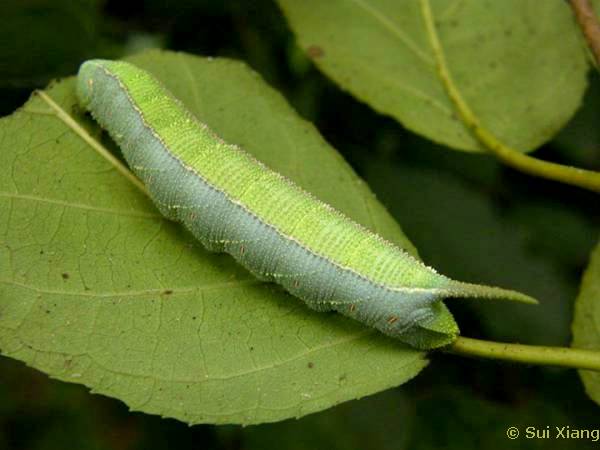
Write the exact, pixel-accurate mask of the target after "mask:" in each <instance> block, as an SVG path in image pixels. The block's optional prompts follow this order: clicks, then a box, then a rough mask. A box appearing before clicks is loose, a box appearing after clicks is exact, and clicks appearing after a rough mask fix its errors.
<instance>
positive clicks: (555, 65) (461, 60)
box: [278, 0, 587, 151]
mask: <svg viewBox="0 0 600 450" xmlns="http://www.w3.org/2000/svg"><path fill="white" fill-rule="evenodd" d="M423 1H428V0H423ZM278 3H279V5H280V6H281V8H282V9H283V11H284V14H285V16H286V17H287V19H288V21H289V23H290V26H291V27H292V29H293V30H294V32H295V33H296V36H297V38H298V41H299V44H300V46H301V47H302V48H303V49H304V50H305V52H306V53H307V54H308V56H309V57H310V58H312V60H313V61H314V62H315V64H317V66H318V67H319V68H320V69H321V70H323V72H325V73H326V74H327V75H328V76H329V77H331V78H332V79H333V80H334V81H335V82H336V83H338V84H339V85H340V86H342V87H343V88H344V89H347V90H348V91H350V92H351V93H352V94H353V95H354V96H356V97H357V98H359V99H360V100H362V101H365V102H367V103H368V104H369V105H371V106H372V107H373V108H375V109H376V110H377V111H379V112H381V113H384V114H387V115H390V116H392V117H394V118H395V119H397V120H398V121H400V122H401V123H402V124H403V125H404V126H406V127H407V128H408V129H410V130H412V131H415V132H417V133H419V134H422V135H424V136H426V137H427V138H429V139H432V140H434V141H436V142H440V143H443V144H445V145H448V146H450V147H453V148H456V149H461V150H469V151H481V150H482V149H481V147H480V145H479V143H478V142H477V141H476V140H475V139H474V138H473V136H472V135H471V133H470V131H469V130H468V128H467V127H465V125H464V124H463V123H462V122H461V120H460V119H459V117H458V115H457V113H456V111H455V108H454V106H453V104H452V103H451V101H450V100H449V98H448V95H447V94H446V92H445V90H444V88H443V86H442V84H441V82H440V79H439V76H438V72H437V70H436V64H435V56H434V54H433V52H432V50H431V47H430V45H429V39H428V36H427V34H426V29H425V25H424V21H423V15H422V9H421V4H420V2H419V1H416V0H414V1H396V0H381V1H377V2H370V1H366V0H332V1H327V2H323V1H318V0H309V1H302V2H299V1H295V0H278ZM431 5H432V9H433V15H434V18H435V23H436V28H437V32H438V35H439V38H440V41H441V43H442V46H443V48H444V52H445V54H446V60H447V63H448V65H449V70H450V73H451V74H452V76H453V79H454V81H455V83H456V85H457V87H458V89H459V90H460V91H461V93H462V96H463V97H464V98H465V100H466V101H467V103H468V104H469V105H470V106H471V109H473V111H474V113H475V115H476V116H477V117H478V118H479V120H480V122H481V124H482V125H483V126H484V127H486V128H487V129H488V130H490V131H491V132H492V133H494V134H495V135H496V136H497V137H498V138H499V139H500V140H501V141H502V142H504V143H505V144H508V145H509V146H512V147H514V148H515V149H518V150H520V151H530V150H532V149H534V148H536V147H538V146H539V145H541V144H542V143H543V142H545V141H547V140H549V139H550V138H551V137H552V136H553V135H554V134H555V133H556V132H557V131H558V130H559V129H560V128H561V127H562V126H563V125H564V124H565V122H566V121H567V120H568V119H569V118H570V117H571V115H572V114H573V113H574V112H575V110H576V109H577V107H578V106H579V104H580V102H581V97H582V95H583V92H584V90H585V87H586V80H585V74H586V71H587V64H586V60H585V52H584V50H583V47H582V45H581V42H580V40H579V36H578V30H577V29H576V27H575V25H574V22H573V18H572V13H571V11H570V10H569V7H568V5H567V4H566V3H565V2H560V1H556V2H554V1H553V2H540V1H537V0H503V1H482V0H464V1H441V0H433V1H432V2H431Z"/></svg>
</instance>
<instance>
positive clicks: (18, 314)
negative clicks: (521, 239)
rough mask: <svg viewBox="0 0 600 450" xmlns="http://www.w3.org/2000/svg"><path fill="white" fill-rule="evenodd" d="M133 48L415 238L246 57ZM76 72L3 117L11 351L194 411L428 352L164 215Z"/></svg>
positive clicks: (349, 379) (383, 229) (304, 179)
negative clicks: (345, 314) (128, 173)
mask: <svg viewBox="0 0 600 450" xmlns="http://www.w3.org/2000/svg"><path fill="white" fill-rule="evenodd" d="M132 61H133V62H134V63H136V64H138V65H139V66H141V67H143V68H145V69H147V70H149V71H150V72H152V73H153V74H154V75H156V76H157V77H158V78H159V79H160V80H162V81H163V82H164V83H165V84H166V85H167V87H168V88H170V89H171V90H172V91H173V93H174V94H175V95H176V96H178V97H179V98H181V99H182V100H183V101H184V102H185V103H186V104H187V106H188V107H189V108H191V110H192V111H193V112H194V113H195V114H197V115H198V116H199V117H201V119H202V120H203V121H205V122H207V123H208V124H209V125H210V126H211V127H212V128H213V129H215V130H216V131H217V132H218V133H219V134H220V135H221V136H223V137H224V138H225V139H226V140H227V141H229V142H233V143H237V144H239V145H241V146H242V147H244V148H246V149H248V150H249V151H250V152H252V153H253V154H254V155H256V156H257V157H258V158H259V159H261V160H263V161H265V162H266V163H267V164H269V165H270V166H271V167H273V168H274V169H276V170H279V171H280V172H282V173H284V174H286V175H287V176H289V177H291V178H292V179H294V180H295V181H297V182H298V183H299V184H301V185H302V186H303V187H305V188H306V189H307V190H309V191H311V192H312V193H314V194H315V195H317V196H318V197H320V198H322V199H324V200H325V201H327V202H329V203H331V204H333V205H335V206H337V207H338V208H339V209H341V210H342V211H344V212H345V213H347V214H348V215H349V216H351V217H353V218H354V219H356V220H357V221H359V222H361V223H362V224H364V225H365V226H367V227H369V228H371V229H373V230H376V231H377V232H379V233H380V234H382V235H383V236H385V237H387V238H388V239H390V240H392V241H394V242H396V243H397V244H399V245H401V246H403V247H404V248H406V249H407V250H408V251H410V252H412V253H413V254H414V253H415V252H414V248H413V247H412V246H411V244H410V243H409V242H408V240H407V239H406V237H405V236H404V235H403V234H402V231H401V230H400V228H399V227H398V225H397V224H396V223H395V222H394V221H393V219H392V218H391V217H390V216H389V214H388V213H387V212H386V211H385V210H384V208H383V207H382V205H381V204H379V203H378V202H377V201H376V200H375V198H374V196H373V195H372V194H371V192H370V191H369V189H368V188H367V186H366V185H365V184H364V182H362V181H361V180H360V179H359V178H358V177H357V176H356V174H354V172H353V171H352V170H351V168H350V167H349V166H348V165H347V164H346V163H345V162H344V161H343V159H342V158H341V157H340V155H339V154H337V153H336V152H335V151H334V150H333V149H332V148H331V147H329V146H328V145H327V143H326V142H325V141H324V140H323V138H322V137H321V136H320V135H319V134H318V132H317V131H316V130H315V128H314V127H313V126H312V125H310V124H309V123H307V122H305V121H304V120H302V119H300V118H299V117H298V116H297V115H296V114H295V113H294V111H293V110H292V109H291V108H290V107H289V105H287V103H286V102H285V101H284V99H283V98H282V97H281V96H280V95H279V94H277V93H276V92H275V91H273V90H272V89H271V88H269V87H268V86H267V85H266V84H265V83H264V82H263V81H262V80H261V79H260V78H259V77H258V76H257V75H256V74H255V73H253V72H252V71H250V70H249V69H248V68H247V67H246V66H244V65H243V64H241V63H238V62H233V61H229V60H221V59H218V60H212V59H210V58H197V57H191V56H187V55H184V54H176V53H160V52H150V53H146V54H143V55H141V56H138V57H135V58H132ZM73 88H74V80H73V79H68V80H64V81H62V82H60V83H58V84H57V85H55V86H53V87H51V88H49V89H48V90H47V91H46V92H45V95H42V96H39V95H38V96H34V97H32V98H31V100H30V101H29V102H27V104H26V105H25V106H24V107H23V108H22V109H20V110H19V111H17V112H16V113H15V114H13V115H12V116H10V117H8V118H4V119H2V120H1V121H0V351H1V352H2V354H4V355H6V356H9V357H12V358H15V359H18V360H21V361H24V362H26V363H27V364H29V365H31V366H32V367H35V368H37V369H39V370H42V371H44V372H46V373H48V374H49V375H50V376H52V377H54V378H57V379H60V380H64V381H69V382H76V383H82V384H85V385H86V386H89V387H91V388H92V389H93V391H94V392H98V393H101V394H105V395H109V396H111V397H116V398H119V399H121V400H123V401H124V402H126V403H127V404H128V405H129V406H130V407H131V408H132V409H135V410H141V411H145V412H149V413H155V414H160V415H163V416H169V417H175V418H178V419H180V420H182V421H185V422H188V423H198V422H211V423H259V422H266V421H275V420H280V419H283V418H288V417H294V416H302V415H304V414H308V413H310V412H313V411H317V410H320V409H324V408H327V407H330V406H331V405H334V404H336V403H340V402H343V401H345V400H349V399H354V398H357V397H361V396H364V395H368V394H371V393H373V392H377V391H380V390H383V389H386V388H389V387H390V386H396V385H399V384H402V383H403V382H405V381H407V380H408V379H410V378H411V377H413V376H415V375H416V374H417V373H418V372H419V371H420V370H421V369H422V368H423V367H424V366H425V364H426V360H425V359H424V354H423V353H422V352H418V351H415V350H413V349H410V348H408V347H406V346H403V345H402V344H400V343H399V342H397V341H394V340H392V339H388V338H386V337H384V336H382V335H380V334H378V333H376V332H374V331H371V330H369V329H366V328H364V327H362V326H361V325H358V324H357V323H355V322H353V321H350V320H347V319H344V318H342V317H339V316H337V315H329V316H327V315H324V314H319V313H314V312H312V311H310V310H309V309H308V308H306V307H305V306H304V304H303V303H302V302H300V301H299V300H297V299H295V298H293V297H291V296H289V295H288V294H286V293H285V292H283V291H282V290H281V289H279V288H278V287H277V286H275V285H272V284H263V283H260V282H258V281H257V280H256V279H254V278H253V277H252V276H251V275H250V274H249V273H247V272H246V271H244V270H243V269H242V268H241V267H240V266H238V265H237V264H235V262H234V261H233V259H232V258H230V257H229V256H226V255H215V254H209V253H207V252H206V251H204V250H203V249H202V248H200V247H199V246H198V245H197V244H196V243H195V242H194V240H193V239H192V238H191V237H190V236H189V235H188V234H186V233H185V232H184V230H183V229H182V228H181V227H179V226H177V225H176V224H174V223H170V222H167V221H166V220H165V219H163V218H162V217H161V216H160V215H159V213H158V212H157V211H156V210H155V208H154V207H153V206H152V204H151V203H150V201H149V200H148V199H147V198H145V197H144V196H143V195H142V194H141V193H140V192H138V191H137V190H136V188H135V187H134V186H133V185H132V184H131V183H130V182H129V181H127V179H125V178H124V177H123V176H122V175H120V174H119V173H118V172H117V171H116V170H114V168H113V167H112V166H111V165H110V164H108V163H107V161H106V160H105V159H103V158H102V157H100V156H99V155H98V154H97V153H96V152H95V151H94V150H93V148H92V146H91V145H92V144H94V143H95V142H98V141H102V140H103V139H102V136H103V135H102V133H101V132H100V130H99V129H98V128H97V126H96V125H95V124H94V123H92V122H91V121H90V120H89V119H88V118H86V117H84V116H83V115H82V114H81V112H80V111H79V109H78V108H77V106H76V105H75V98H74V90H73ZM51 102H55V109H53V108H52V106H51ZM84 139H87V140H84ZM104 140H105V141H106V139H104ZM106 144H110V143H109V142H106Z"/></svg>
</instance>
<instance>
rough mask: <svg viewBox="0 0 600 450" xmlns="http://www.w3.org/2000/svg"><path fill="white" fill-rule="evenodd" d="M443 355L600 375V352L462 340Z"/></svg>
mask: <svg viewBox="0 0 600 450" xmlns="http://www.w3.org/2000/svg"><path fill="white" fill-rule="evenodd" d="M444 351H446V352H448V353H453V354H456V355H463V356H475V357H479V358H488V359H498V360H502V361H512V362H517V363H524V364H536V365H545V366H559V367H570V368H573V369H583V370H596V371H600V351H593V350H584V349H580V348H569V347H543V346H538V345H522V344H507V343H503V342H493V341H482V340H479V339H471V338H466V337H459V338H458V339H456V341H454V342H453V343H452V344H451V345H450V346H449V347H447V348H446V349H445V350H444Z"/></svg>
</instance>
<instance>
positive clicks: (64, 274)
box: [61, 272, 69, 280]
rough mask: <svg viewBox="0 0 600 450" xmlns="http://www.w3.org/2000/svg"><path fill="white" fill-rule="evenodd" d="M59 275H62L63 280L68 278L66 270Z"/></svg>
mask: <svg viewBox="0 0 600 450" xmlns="http://www.w3.org/2000/svg"><path fill="white" fill-rule="evenodd" d="M61 276H62V277H63V280H68V279H69V274H68V273H67V272H63V274H62V275H61Z"/></svg>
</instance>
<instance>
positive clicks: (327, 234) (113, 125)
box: [77, 60, 535, 348]
mask: <svg viewBox="0 0 600 450" xmlns="http://www.w3.org/2000/svg"><path fill="white" fill-rule="evenodd" d="M77 97H78V101H79V102H80V104H81V106H82V107H84V108H85V109H87V110H89V111H90V112H91V114H92V116H93V117H94V118H95V119H96V120H97V121H98V122H99V124H100V125H101V126H102V127H103V128H105V129H106V130H107V131H108V133H109V134H110V136H111V137H112V138H113V139H114V141H115V142H116V143H117V144H118V146H119V147H120V148H121V150H122V152H123V155H124V157H125V159H126V161H127V163H128V164H129V167H130V168H131V169H132V171H133V172H134V173H135V174H136V175H137V176H138V177H139V178H140V179H141V180H142V182H143V183H144V184H145V185H146V187H147V189H148V191H149V193H150V196H151V198H152V200H153V201H154V202H155V204H156V206H157V207H158V209H159V210H160V212H161V213H162V214H163V215H165V216H166V217H168V218H169V219H172V220H175V221H178V222H181V223H182V224H184V225H185V226H186V227H187V228H188V229H189V230H191V232H192V233H193V235H194V236H195V237H196V238H197V239H198V240H199V241H200V242H201V243H202V244H203V245H204V246H205V247H206V248H207V249H209V250H211V251H216V252H227V253H229V254H230V255H232V256H233V257H234V258H235V259H236V260H237V261H238V262H239V263H240V264H242V265H243V266H244V267H246V268H247V269H248V270H249V271H250V272H252V273H253V274H254V275H255V276H256V277H258V278H259V279H261V280H266V281H272V282H275V283H278V284H280V285H282V286H283V287H284V288H285V289H286V290H287V291H288V292H290V293H291V294H292V295H294V296H296V297H298V298H300V299H302V300H303V301H304V302H305V303H306V304H307V305H308V306H309V307H311V308H312V309H314V310H317V311H337V312H339V313H341V314H343V315H345V316H348V317H351V318H353V319H356V320H358V321H360V322H362V323H364V324H366V325H368V326H371V327H375V328H376V329H378V330H380V331H382V332H383V333H385V334H387V335H390V336H393V337H395V338H398V339H400V340H402V341H404V342H406V343H409V344H411V345H413V346H416V347H419V348H433V347H439V346H441V345H445V344H447V343H449V342H451V341H452V340H453V339H454V337H455V336H456V334H457V332H458V330H457V328H456V325H455V323H454V320H453V319H452V317H451V316H450V314H449V313H448V311H447V309H445V306H444V305H443V304H442V303H441V300H442V299H443V298H446V297H494V298H504V299H509V300H516V301H523V302H535V300H533V299H532V298H531V297H528V296H527V295H524V294H521V293H519V292H515V291H510V290H505V289H501V288H497V287H489V286H483V285H476V284H470V283H464V282H459V281H454V280H452V279H450V278H448V277H446V276H444V275H441V274H439V273H437V272H436V271H435V270H434V269H432V268H430V267H428V266H426V265H424V264H423V263H421V262H420V261H418V260H417V259H415V258H414V257H412V256H411V255H409V254H408V253H407V252H405V251H403V250H402V249H400V248H399V247H397V246H395V245H393V244H391V243H390V242H388V241H386V240H384V239H383V238H382V237H380V236H378V235H377V234H374V233H372V232H371V231H369V230H367V229H366V228H364V227H363V226H361V225H359V224H357V223H356V222H354V221H352V220H351V219H349V218H348V217H346V216H344V215H343V214H342V213H340V212H338V211H337V210H335V209H334V208H333V207H331V206H329V205H327V204H325V203H323V202H321V201H319V200H318V199H316V198H315V197H314V196H312V195H311V194H309V193H307V192H306V191H304V190H302V189H301V188H300V187H298V186H297V185H296V184H294V183H293V182H292V181H290V180H289V179H287V178H285V177H284V176H283V175H281V174H279V173H277V172H275V171H273V170H270V169H269V168H268V167H266V166H265V165H264V164H263V163H261V162H260V161H257V160H256V159H255V158H254V157H252V156H251V155H250V154H248V153H247V152H245V151H243V150H242V149H240V148H239V147H237V146H234V145H230V144H228V143H226V142H224V141H223V140H222V139H221V138H219V137H218V136H217V135H216V134H215V133H214V132H213V131H211V130H210V129H209V128H208V127H207V126H206V125H205V124H203V123H201V122H200V121H199V120H198V119H197V118H196V117H195V116H193V114H192V113H191V112H189V111H188V110H187V109H186V108H185V107H184V106H183V105H182V104H181V103H180V102H179V101H178V100H177V99H176V98H174V96H173V95H172V94H171V93H170V92H168V91H167V89H166V88H165V87H163V85H162V84H161V83H160V82H159V81H158V80H157V79H155V78H154V77H153V76H152V75H151V74H149V73H148V72H146V71H144V70H142V69H140V68H138V67H136V66H134V65H132V64H130V63H126V62H121V61H108V60H89V61H86V62H84V63H83V64H82V65H81V67H80V69H79V73H78V81H77Z"/></svg>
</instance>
